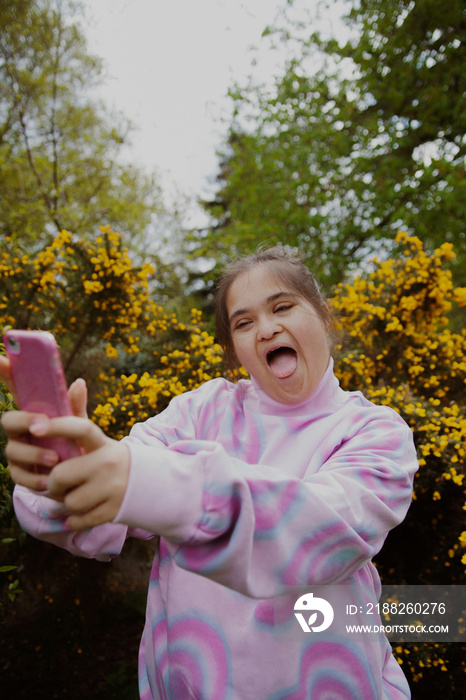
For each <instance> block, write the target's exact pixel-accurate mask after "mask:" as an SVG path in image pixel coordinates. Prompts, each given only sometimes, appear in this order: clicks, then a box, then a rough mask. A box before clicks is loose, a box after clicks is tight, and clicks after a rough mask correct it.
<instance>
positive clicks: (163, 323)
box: [94, 309, 223, 438]
mask: <svg viewBox="0 0 466 700" xmlns="http://www.w3.org/2000/svg"><path fill="white" fill-rule="evenodd" d="M201 316H202V315H201V312H200V311H198V310H197V309H192V310H191V321H190V322H189V323H180V322H179V321H178V319H177V318H176V316H175V315H174V314H172V315H171V316H167V315H165V314H163V313H162V312H161V313H160V316H159V325H160V328H161V334H159V336H160V335H162V339H161V338H160V337H159V338H158V348H159V349H158V350H157V349H156V350H154V351H153V352H152V356H153V359H152V363H151V365H152V366H151V369H150V372H149V371H148V370H145V371H144V372H142V373H139V374H138V373H137V372H131V374H119V373H118V371H117V369H116V368H115V367H113V368H112V369H111V370H110V371H107V372H102V373H101V374H100V376H99V384H100V386H101V387H102V389H101V391H100V393H99V395H98V401H99V403H98V405H97V407H96V409H95V411H94V420H95V421H96V422H97V423H98V425H99V426H100V427H101V428H102V429H103V430H104V431H105V432H107V433H108V434H110V435H112V436H113V437H115V438H121V437H123V436H124V435H126V434H127V433H128V431H129V429H130V427H131V425H132V424H133V423H134V422H136V421H142V420H146V419H147V418H149V417H150V416H151V415H154V414H155V413H158V412H160V411H161V410H162V409H163V408H165V407H166V406H167V405H168V403H169V401H170V399H171V398H172V397H173V396H177V395H178V394H182V393H184V392H185V391H189V390H191V389H195V388H196V387H198V386H200V385H201V384H203V383H204V382H206V381H207V380H209V379H213V378H214V377H220V376H222V374H223V371H222V370H223V365H222V354H221V348H220V346H219V345H218V344H216V343H215V341H214V338H213V337H212V336H211V335H210V334H209V333H208V332H207V331H206V330H204V329H203V328H202V318H201ZM175 332H178V337H176V336H175ZM164 335H165V338H164V337H163V336H164ZM161 340H162V342H161Z"/></svg>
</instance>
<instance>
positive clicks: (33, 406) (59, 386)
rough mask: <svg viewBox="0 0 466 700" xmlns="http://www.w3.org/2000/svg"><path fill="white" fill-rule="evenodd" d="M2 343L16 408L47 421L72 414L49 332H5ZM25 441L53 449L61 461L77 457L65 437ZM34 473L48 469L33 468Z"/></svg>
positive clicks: (57, 355)
mask: <svg viewBox="0 0 466 700" xmlns="http://www.w3.org/2000/svg"><path fill="white" fill-rule="evenodd" d="M3 340H4V343H5V350H6V352H7V355H8V358H9V360H10V371H11V376H12V379H13V384H14V387H15V393H16V399H17V402H18V405H19V408H20V409H21V410H22V411H30V412H32V413H45V414H46V415H47V416H49V417H50V418H55V417H57V416H70V415H72V414H73V412H72V410H71V405H70V402H69V399H68V392H67V386H66V380H65V375H64V372H63V368H62V363H61V359H60V353H59V351H58V346H57V343H56V341H55V338H54V336H53V335H52V333H48V332H47V331H20V330H13V331H7V333H5V336H4V339H3ZM29 441H30V442H31V444H33V445H40V446H41V447H44V448H46V449H51V450H55V452H57V454H58V456H59V458H60V461H61V462H62V461H64V460H65V459H70V458H71V457H76V456H78V455H79V454H80V452H79V449H78V447H77V446H76V445H75V444H74V443H73V442H71V441H70V440H67V439H66V438H35V437H33V436H32V435H31V436H30V438H29ZM36 471H38V472H48V471H49V470H48V469H47V468H46V467H37V468H36Z"/></svg>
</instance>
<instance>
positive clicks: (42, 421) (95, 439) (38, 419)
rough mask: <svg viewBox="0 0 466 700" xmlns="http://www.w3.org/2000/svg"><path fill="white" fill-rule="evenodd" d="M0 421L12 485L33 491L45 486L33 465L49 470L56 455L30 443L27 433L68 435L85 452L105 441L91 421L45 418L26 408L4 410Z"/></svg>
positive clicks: (41, 475) (43, 478)
mask: <svg viewBox="0 0 466 700" xmlns="http://www.w3.org/2000/svg"><path fill="white" fill-rule="evenodd" d="M1 422H2V425H3V428H4V430H5V432H6V434H7V436H8V443H7V446H6V450H5V454H6V456H7V459H8V463H9V466H10V475H11V478H12V479H13V481H14V482H15V483H16V484H18V485H20V486H26V488H30V489H33V490H35V491H37V490H44V489H46V488H47V481H48V478H47V476H44V475H43V474H34V473H33V472H34V471H35V469H36V467H46V468H47V469H51V468H52V467H55V466H56V465H57V463H58V461H59V457H58V455H57V453H56V452H55V451H54V450H51V449H45V448H43V447H40V446H39V445H30V444H29V440H28V436H31V435H32V436H34V437H36V438H52V437H65V438H69V439H71V440H74V441H75V442H76V443H77V444H79V445H81V446H82V447H83V450H84V451H85V452H92V451H94V450H96V449H98V448H99V447H101V446H102V445H104V444H105V442H106V441H107V440H108V438H107V437H106V436H105V435H104V433H103V432H102V431H101V430H100V428H98V427H97V426H96V425H94V424H93V423H91V421H89V420H88V419H86V418H78V417H76V416H66V417H63V418H48V417H47V416H45V415H42V414H35V413H28V412H26V411H8V412H6V413H4V414H3V416H2V419H1ZM57 498H59V496H58V495H57Z"/></svg>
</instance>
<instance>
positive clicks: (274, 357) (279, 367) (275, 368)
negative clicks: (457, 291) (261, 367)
mask: <svg viewBox="0 0 466 700" xmlns="http://www.w3.org/2000/svg"><path fill="white" fill-rule="evenodd" d="M267 363H268V365H269V368H270V371H271V372H272V374H273V375H274V377H277V379H286V377H289V376H291V375H292V374H293V372H294V371H295V369H296V366H297V364H298V357H297V355H296V352H295V351H294V350H292V349H291V348H277V349H276V350H272V352H270V353H269V355H268V356H267Z"/></svg>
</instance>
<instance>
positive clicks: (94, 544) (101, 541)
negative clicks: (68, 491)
mask: <svg viewBox="0 0 466 700" xmlns="http://www.w3.org/2000/svg"><path fill="white" fill-rule="evenodd" d="M13 504H14V509H15V513H16V517H17V518H18V521H19V523H20V525H21V527H22V528H23V530H24V531H25V532H27V533H29V534H30V535H33V536H34V537H36V538H37V539H39V540H43V541H44V542H50V543H51V544H55V545H56V546H57V547H62V548H63V549H67V550H68V551H69V552H71V553H72V554H76V555H78V556H81V557H85V558H88V559H98V560H99V561H110V560H111V559H113V558H114V557H115V556H117V555H118V554H120V552H121V549H122V547H123V545H124V543H125V540H126V538H127V537H138V538H139V539H149V538H150V537H153V535H152V534H151V533H148V532H145V531H143V530H140V529H136V528H133V529H131V528H128V526H127V525H121V524H117V523H106V524H105V525H100V526H99V527H95V528H92V529H91V530H85V531H80V532H76V531H73V530H69V529H68V528H67V527H66V525H65V519H66V517H67V515H68V513H67V511H66V509H65V508H64V507H63V504H62V503H58V502H57V501H54V500H52V499H51V498H47V497H46V496H43V495H40V494H38V493H36V492H34V491H30V490H29V489H26V488H24V487H23V486H15V490H14V492H13Z"/></svg>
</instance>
